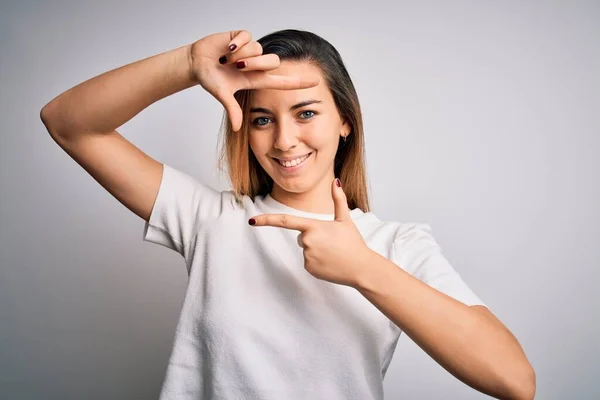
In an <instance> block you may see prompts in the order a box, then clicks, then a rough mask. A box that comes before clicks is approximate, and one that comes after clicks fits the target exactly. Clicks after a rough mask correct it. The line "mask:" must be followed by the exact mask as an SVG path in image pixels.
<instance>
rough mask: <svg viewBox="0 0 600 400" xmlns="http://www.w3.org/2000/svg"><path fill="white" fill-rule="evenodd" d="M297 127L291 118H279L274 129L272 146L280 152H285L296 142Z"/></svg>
mask: <svg viewBox="0 0 600 400" xmlns="http://www.w3.org/2000/svg"><path fill="white" fill-rule="evenodd" d="M298 129H299V128H298V127H297V126H296V125H295V124H294V121H293V120H286V119H285V118H280V121H279V123H278V124H277V126H276V129H275V140H274V143H273V146H274V147H275V148H276V149H277V150H280V151H281V152H282V153H285V152H287V151H288V150H289V149H290V148H293V147H295V146H296V144H297V143H298Z"/></svg>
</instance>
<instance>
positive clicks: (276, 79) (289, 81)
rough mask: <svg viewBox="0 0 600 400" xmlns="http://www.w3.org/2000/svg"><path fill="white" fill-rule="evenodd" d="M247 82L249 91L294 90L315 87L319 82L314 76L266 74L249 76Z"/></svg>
mask: <svg viewBox="0 0 600 400" xmlns="http://www.w3.org/2000/svg"><path fill="white" fill-rule="evenodd" d="M248 80H249V81H250V85H251V87H250V88H249V89H259V88H260V89H282V90H284V89H285V90H295V89H304V88H309V87H313V86H317V85H318V84H319V82H320V79H319V77H318V76H315V75H296V76H284V75H270V74H266V73H257V74H254V75H251V74H249V76H248Z"/></svg>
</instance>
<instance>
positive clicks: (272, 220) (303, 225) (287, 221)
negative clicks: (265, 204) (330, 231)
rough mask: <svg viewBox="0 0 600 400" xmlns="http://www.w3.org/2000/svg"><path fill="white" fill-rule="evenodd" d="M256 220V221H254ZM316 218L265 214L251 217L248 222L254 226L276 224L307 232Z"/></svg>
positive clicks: (280, 226)
mask: <svg viewBox="0 0 600 400" xmlns="http://www.w3.org/2000/svg"><path fill="white" fill-rule="evenodd" d="M253 220H254V223H252V221H253ZM315 222H317V221H316V220H314V219H310V218H302V217H297V216H295V215H289V214H263V215H258V216H256V217H253V218H250V220H249V221H248V223H250V225H253V226H275V227H279V228H285V229H294V230H297V231H300V232H305V231H306V230H308V229H309V228H310V227H312V226H313V225H314V224H315Z"/></svg>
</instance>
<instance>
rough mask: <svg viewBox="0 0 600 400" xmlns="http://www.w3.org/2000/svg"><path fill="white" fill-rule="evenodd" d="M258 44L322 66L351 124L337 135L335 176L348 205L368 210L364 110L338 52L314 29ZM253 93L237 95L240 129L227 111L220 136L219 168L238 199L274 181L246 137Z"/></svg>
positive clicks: (279, 35) (267, 51)
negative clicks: (232, 121)
mask: <svg viewBox="0 0 600 400" xmlns="http://www.w3.org/2000/svg"><path fill="white" fill-rule="evenodd" d="M258 42H259V43H260V44H261V45H262V47H263V54H271V53H274V54H277V55H278V56H279V58H280V60H281V61H284V60H288V61H296V62H310V63H312V64H314V65H316V66H318V67H319V68H320V69H321V71H322V73H323V76H324V78H325V82H326V84H327V87H328V88H329V90H330V91H331V94H332V96H333V99H334V102H335V105H336V107H337V109H338V112H339V113H340V116H341V118H342V119H343V120H345V121H346V122H347V123H348V124H349V125H350V127H351V129H350V133H349V134H348V136H347V140H346V141H343V140H342V138H341V137H340V139H339V144H338V150H337V153H336V155H335V160H334V175H335V177H336V178H339V179H340V181H341V182H342V187H343V188H344V193H346V197H347V199H348V207H349V208H350V209H354V208H359V209H361V210H362V211H363V212H368V211H370V209H369V196H368V188H367V180H366V163H365V145H364V132H363V121H362V113H361V109H360V103H359V101H358V95H357V93H356V90H355V88H354V84H353V83H352V80H351V78H350V76H349V74H348V71H347V70H346V67H345V66H344V63H343V61H342V59H341V57H340V55H339V53H338V51H337V50H336V49H335V47H333V46H332V45H331V44H330V43H329V42H327V41H326V40H325V39H323V38H321V37H320V36H318V35H316V34H314V33H311V32H307V31H299V30H293V29H288V30H282V31H277V32H274V33H271V34H269V35H266V36H264V37H262V38H261V39H259V40H258ZM250 94H251V90H240V91H238V92H236V93H235V94H234V97H235V99H236V100H237V102H238V104H239V105H240V107H241V109H242V115H243V122H242V127H241V129H240V131H239V132H234V131H233V128H232V126H231V121H230V120H229V118H228V116H227V113H226V112H224V113H223V120H222V123H221V129H220V136H219V137H220V140H219V142H220V151H219V159H218V169H219V170H220V171H225V170H226V172H227V173H228V175H229V180H230V182H231V186H232V188H233V192H234V194H235V196H236V198H237V199H238V200H240V199H241V197H242V196H244V195H247V196H250V197H251V198H254V197H255V196H257V195H263V196H264V195H266V194H268V193H270V192H271V190H272V189H273V179H272V178H271V177H270V176H269V175H268V174H267V172H266V171H265V170H264V169H263V168H262V166H261V165H260V164H259V162H258V160H257V159H256V157H255V156H254V153H253V152H252V150H251V149H250V144H249V141H248V123H249V116H248V114H249V107H250V104H249V100H250ZM225 165H226V168H224V166H225Z"/></svg>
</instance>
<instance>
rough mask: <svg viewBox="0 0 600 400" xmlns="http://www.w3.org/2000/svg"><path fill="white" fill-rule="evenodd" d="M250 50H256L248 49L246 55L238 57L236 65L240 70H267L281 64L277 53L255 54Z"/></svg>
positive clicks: (254, 50)
mask: <svg viewBox="0 0 600 400" xmlns="http://www.w3.org/2000/svg"><path fill="white" fill-rule="evenodd" d="M258 45H260V43H258ZM252 51H253V52H256V49H249V51H248V52H247V53H246V54H248V55H247V56H245V57H240V58H238V60H239V61H237V62H236V67H237V68H238V69H239V70H240V71H244V72H246V71H268V70H271V69H275V68H277V67H279V66H280V65H281V61H280V59H279V56H278V55H277V54H263V55H260V54H259V55H255V54H252V53H251V52H252ZM261 52H262V47H261ZM232 57H233V56H232ZM232 62H233V61H232ZM240 63H244V65H241V64H240Z"/></svg>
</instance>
